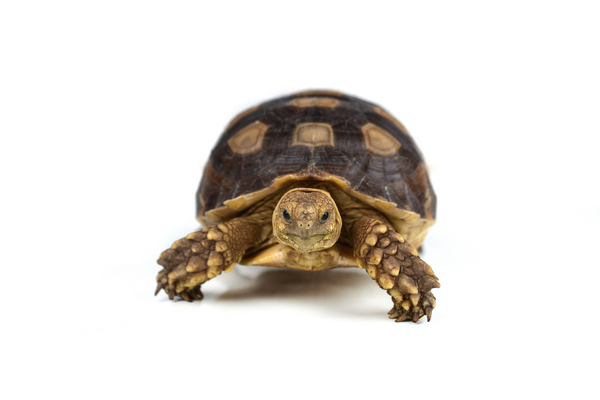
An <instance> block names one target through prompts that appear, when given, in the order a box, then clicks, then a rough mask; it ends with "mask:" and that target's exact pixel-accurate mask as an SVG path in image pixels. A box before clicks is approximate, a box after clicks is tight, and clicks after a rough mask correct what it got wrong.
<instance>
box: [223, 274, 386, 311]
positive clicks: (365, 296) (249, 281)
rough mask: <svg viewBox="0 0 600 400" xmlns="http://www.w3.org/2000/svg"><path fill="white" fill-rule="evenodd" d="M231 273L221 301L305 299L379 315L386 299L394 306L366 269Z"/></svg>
mask: <svg viewBox="0 0 600 400" xmlns="http://www.w3.org/2000/svg"><path fill="white" fill-rule="evenodd" d="M232 272H233V271H232ZM228 275H229V276H227V278H228V279H227V282H223V283H226V285H227V287H228V289H227V290H226V291H225V293H223V294H221V295H220V296H218V298H217V299H216V301H217V302H218V301H223V302H238V301H246V302H247V301H261V300H268V301H290V302H298V303H299V302H301V303H302V304H303V305H305V306H309V307H318V308H319V309H321V310H323V308H326V309H327V310H328V312H333V313H341V314H348V315H353V316H357V315H360V316H376V317H377V318H382V317H384V316H385V312H386V311H387V309H386V307H387V306H388V305H387V304H386V303H385V301H386V298H388V299H387V301H388V302H389V305H390V307H391V301H390V300H389V296H388V295H387V293H385V291H382V290H381V289H380V288H379V287H378V286H377V284H376V283H375V282H374V281H373V280H372V279H371V278H370V277H369V276H368V275H367V273H366V272H365V271H362V270H358V269H336V270H325V271H296V270H290V269H272V268H268V269H265V270H264V272H262V273H258V274H256V273H255V274H254V275H255V276H252V277H250V278H249V277H247V276H244V274H241V273H237V274H235V275H234V274H233V273H232V274H228ZM256 275H257V276H256ZM224 278H225V277H224ZM380 299H382V300H380ZM373 300H377V304H378V303H379V302H380V301H381V306H377V307H376V308H374V307H373V306H372V303H373Z"/></svg>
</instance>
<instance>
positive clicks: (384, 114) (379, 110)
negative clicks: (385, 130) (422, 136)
mask: <svg viewBox="0 0 600 400" xmlns="http://www.w3.org/2000/svg"><path fill="white" fill-rule="evenodd" d="M373 111H375V114H377V115H379V116H381V117H383V118H385V119H387V120H388V121H390V122H391V123H393V124H394V125H396V127H397V128H398V129H400V130H401V131H402V132H403V133H404V134H405V135H408V131H407V130H406V128H405V127H404V125H402V124H401V123H400V121H398V120H397V119H396V118H394V117H393V116H392V115H391V114H390V113H388V112H387V111H385V110H384V109H383V108H380V107H377V106H373Z"/></svg>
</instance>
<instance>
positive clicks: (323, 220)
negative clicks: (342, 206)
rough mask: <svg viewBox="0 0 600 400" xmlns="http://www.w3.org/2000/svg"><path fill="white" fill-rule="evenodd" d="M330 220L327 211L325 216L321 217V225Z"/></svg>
mask: <svg viewBox="0 0 600 400" xmlns="http://www.w3.org/2000/svg"><path fill="white" fill-rule="evenodd" d="M328 219H329V213H328V212H327V211H325V214H323V215H321V220H320V221H321V223H323V222H325V221H327V220H328Z"/></svg>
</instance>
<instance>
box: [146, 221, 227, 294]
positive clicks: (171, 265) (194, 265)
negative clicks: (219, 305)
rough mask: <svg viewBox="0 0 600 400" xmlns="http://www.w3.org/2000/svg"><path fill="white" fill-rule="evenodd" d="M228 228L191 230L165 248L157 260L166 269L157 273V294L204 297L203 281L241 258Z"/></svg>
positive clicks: (225, 269)
mask: <svg viewBox="0 0 600 400" xmlns="http://www.w3.org/2000/svg"><path fill="white" fill-rule="evenodd" d="M221 226H222V228H221ZM225 230H227V226H226V225H224V224H220V225H219V226H215V227H211V228H208V229H204V230H202V231H199V232H194V233H191V234H189V235H187V236H186V237H185V238H183V239H179V240H177V241H176V242H175V243H173V245H172V246H171V248H170V249H167V250H165V251H163V253H162V254H161V255H160V258H159V259H158V261H157V262H158V264H160V265H162V266H163V270H162V271H160V272H159V273H158V275H157V277H156V281H157V286H156V290H155V293H154V294H155V295H157V294H158V293H159V292H160V291H161V290H164V291H165V293H167V295H168V296H169V299H171V300H173V299H174V298H175V296H179V297H181V298H182V299H184V300H186V301H192V300H201V299H202V298H203V295H202V292H201V291H200V285H201V284H203V283H204V282H206V281H208V280H209V279H212V278H214V277H215V276H217V275H220V274H221V273H222V272H223V271H226V272H227V271H229V270H231V269H232V268H233V267H234V266H235V264H236V262H237V259H236V258H235V253H236V252H235V251H234V250H235V249H232V246H230V245H229V242H228V240H227V235H226V232H224V231H225ZM238 258H239V257H238Z"/></svg>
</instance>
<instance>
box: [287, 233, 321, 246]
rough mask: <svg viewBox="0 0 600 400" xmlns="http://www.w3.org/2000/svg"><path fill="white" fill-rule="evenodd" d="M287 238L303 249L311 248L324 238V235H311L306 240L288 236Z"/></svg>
mask: <svg viewBox="0 0 600 400" xmlns="http://www.w3.org/2000/svg"><path fill="white" fill-rule="evenodd" d="M289 238H290V239H291V240H292V241H293V242H294V243H295V244H296V245H297V246H298V247H301V248H303V249H308V248H310V247H313V246H314V245H315V244H317V243H318V242H320V241H321V240H323V239H324V238H325V235H312V236H310V237H308V238H306V239H303V238H301V237H300V236H298V235H289Z"/></svg>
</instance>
